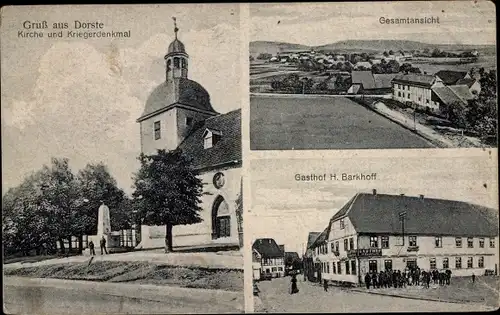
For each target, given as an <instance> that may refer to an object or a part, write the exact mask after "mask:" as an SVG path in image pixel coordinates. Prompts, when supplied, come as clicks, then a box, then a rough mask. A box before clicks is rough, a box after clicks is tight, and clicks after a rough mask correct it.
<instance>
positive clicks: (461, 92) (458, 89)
mask: <svg viewBox="0 0 500 315" xmlns="http://www.w3.org/2000/svg"><path fill="white" fill-rule="evenodd" d="M449 88H450V89H451V90H452V91H453V92H454V93H455V94H456V95H457V96H458V97H460V98H461V99H463V100H465V101H468V100H471V99H473V98H474V95H472V93H471V91H470V90H469V87H468V86H467V85H450V86H449Z"/></svg>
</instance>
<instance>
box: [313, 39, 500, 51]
mask: <svg viewBox="0 0 500 315" xmlns="http://www.w3.org/2000/svg"><path fill="white" fill-rule="evenodd" d="M494 47H495V46H493V45H461V44H439V45H436V44H428V43H421V42H416V41H410V40H386V39H379V40H346V41H340V42H336V43H332V44H327V45H322V46H316V47H314V49H315V50H336V51H338V50H346V51H353V50H360V51H385V50H394V51H398V50H410V51H411V50H424V49H430V50H432V49H435V48H438V49H441V50H446V51H456V50H472V49H477V50H484V49H491V48H494Z"/></svg>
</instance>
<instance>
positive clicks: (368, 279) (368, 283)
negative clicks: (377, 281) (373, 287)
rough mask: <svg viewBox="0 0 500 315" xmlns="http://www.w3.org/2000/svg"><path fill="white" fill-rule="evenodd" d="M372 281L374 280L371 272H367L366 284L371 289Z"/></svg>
mask: <svg viewBox="0 0 500 315" xmlns="http://www.w3.org/2000/svg"><path fill="white" fill-rule="evenodd" d="M371 281H372V278H371V277H370V274H369V273H368V272H367V273H366V275H365V284H366V288H367V289H370V283H371Z"/></svg>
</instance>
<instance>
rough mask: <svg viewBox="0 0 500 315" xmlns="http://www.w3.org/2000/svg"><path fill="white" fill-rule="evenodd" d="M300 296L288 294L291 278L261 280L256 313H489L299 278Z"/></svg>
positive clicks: (473, 307)
mask: <svg viewBox="0 0 500 315" xmlns="http://www.w3.org/2000/svg"><path fill="white" fill-rule="evenodd" d="M297 280H298V288H299V290H300V291H299V293H297V294H294V295H291V294H289V288H290V277H285V278H278V279H273V280H271V281H261V282H259V283H258V286H259V289H260V291H261V292H260V294H259V297H260V300H261V301H258V298H255V299H254V308H255V311H256V312H280V313H290V312H293V313H302V312H305V313H306V312H307V313H311V312H312V313H314V312H328V313H344V312H352V313H355V312H370V313H372V312H449V311H456V312H460V311H463V312H466V311H480V310H488V308H487V307H486V306H483V305H477V304H476V305H475V304H470V303H468V304H458V303H445V302H434V301H425V300H417V299H406V298H399V297H392V296H382V295H375V294H369V293H362V292H355V291H352V290H349V289H341V288H338V287H332V286H330V287H329V288H328V292H324V291H323V287H322V286H321V285H320V284H318V283H311V282H306V281H304V278H303V276H302V275H299V276H298V277H297Z"/></svg>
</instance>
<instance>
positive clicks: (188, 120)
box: [186, 117, 193, 126]
mask: <svg viewBox="0 0 500 315" xmlns="http://www.w3.org/2000/svg"><path fill="white" fill-rule="evenodd" d="M192 124H193V117H186V126H191V125H192Z"/></svg>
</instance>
